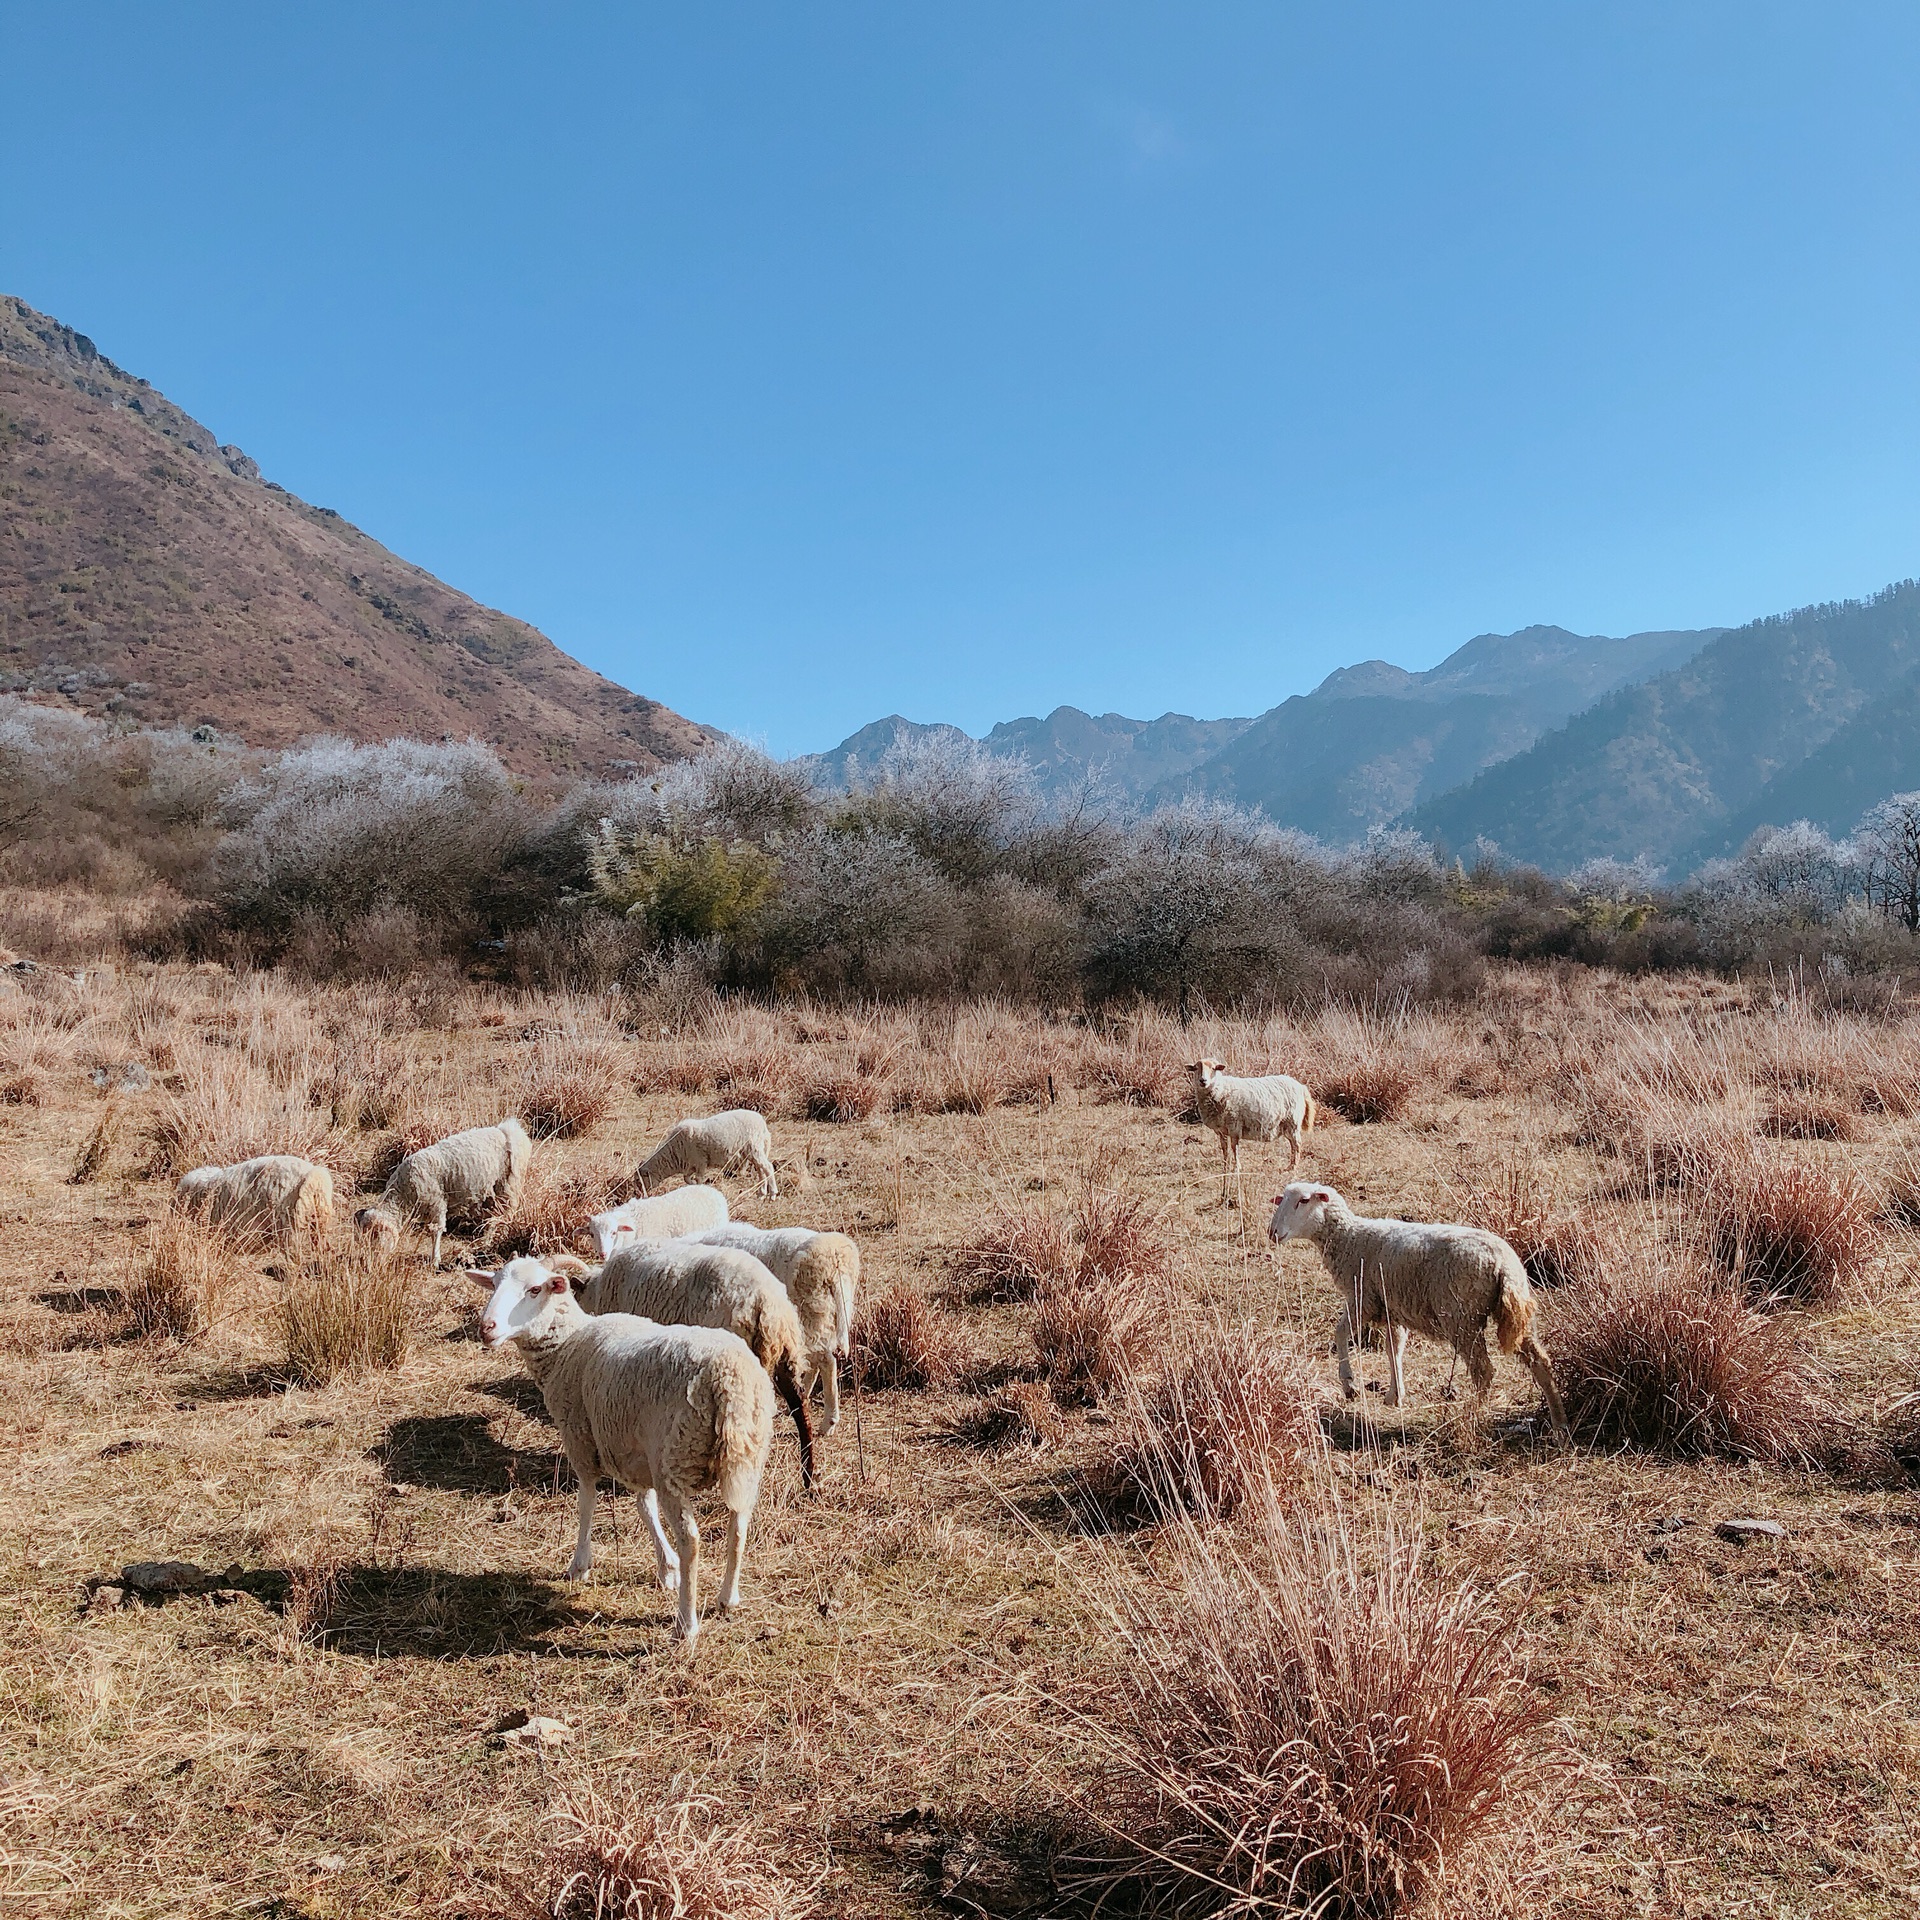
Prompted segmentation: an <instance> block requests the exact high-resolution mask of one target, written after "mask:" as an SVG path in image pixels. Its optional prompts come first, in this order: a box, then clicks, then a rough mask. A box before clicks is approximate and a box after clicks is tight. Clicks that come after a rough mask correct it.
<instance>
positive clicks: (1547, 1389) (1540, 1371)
mask: <svg viewBox="0 0 1920 1920" xmlns="http://www.w3.org/2000/svg"><path fill="white" fill-rule="evenodd" d="M1514 1351H1515V1352H1516V1353H1517V1354H1518V1355H1519V1356H1520V1358H1521V1359H1522V1360H1524V1361H1525V1362H1526V1363H1527V1371H1528V1372H1529V1373H1531V1374H1532V1375H1533V1377H1534V1379H1535V1380H1537V1381H1538V1382H1539V1383H1540V1392H1541V1396H1542V1397H1543V1398H1544V1399H1545V1401H1546V1403H1547V1413H1548V1415H1549V1417H1550V1418H1551V1419H1552V1421H1553V1431H1554V1437H1555V1438H1556V1439H1557V1440H1558V1441H1559V1442H1560V1444H1561V1445H1562V1446H1563V1447H1570V1446H1572V1445H1573V1429H1572V1428H1571V1427H1570V1426H1568V1425H1567V1410H1566V1408H1565V1407H1563V1406H1562V1405H1561V1404H1560V1389H1559V1388H1558V1387H1557V1386H1556V1385H1555V1384H1554V1379H1553V1362H1552V1361H1551V1360H1549V1359H1548V1358H1547V1350H1546V1348H1545V1347H1543V1346H1542V1345H1541V1344H1540V1342H1539V1341H1538V1340H1536V1339H1535V1338H1534V1337H1533V1335H1532V1334H1530V1333H1529V1334H1523V1335H1522V1336H1521V1339H1520V1344H1519V1345H1518V1346H1517V1347H1516V1348H1514Z"/></svg>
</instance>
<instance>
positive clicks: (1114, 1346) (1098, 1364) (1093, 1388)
mask: <svg viewBox="0 0 1920 1920" xmlns="http://www.w3.org/2000/svg"><path fill="white" fill-rule="evenodd" d="M1151 1305H1152V1303H1151V1302H1150V1301H1149V1300H1148V1299H1147V1298H1146V1297H1145V1296H1144V1295H1142V1294H1141V1293H1139V1292H1137V1291H1135V1290H1134V1289H1133V1288H1131V1287H1129V1286H1127V1285H1126V1284H1125V1283H1124V1282H1122V1281H1117V1280H1115V1279H1114V1278H1113V1277H1112V1276H1111V1275H1108V1274H1104V1273H1101V1272H1099V1271H1097V1270H1096V1269H1093V1268H1088V1267H1082V1268H1081V1269H1080V1270H1079V1271H1078V1272H1077V1273H1076V1274H1075V1275H1074V1276H1073V1277H1072V1278H1071V1279H1070V1280H1067V1281H1064V1282H1063V1283H1062V1284H1060V1285H1058V1286H1054V1287H1049V1288H1048V1289H1047V1290H1046V1292H1045V1293H1043V1294H1041V1296H1040V1297H1039V1299H1038V1300H1037V1301H1036V1302H1035V1304H1034V1311H1033V1346H1034V1351H1035V1353H1036V1354H1037V1355H1038V1356H1039V1359H1040V1368H1041V1371H1042V1372H1043V1373H1044V1374H1045V1376H1046V1378H1047V1383H1048V1385H1049V1386H1051V1387H1052V1389H1053V1395H1054V1398H1055V1399H1056V1400H1058V1401H1059V1402H1060V1403H1061V1404H1062V1405H1063V1406H1096V1405H1098V1404H1099V1402H1100V1401H1102V1400H1104V1399H1106V1398H1107V1396H1108V1395H1109V1394H1112V1393H1114V1392H1116V1391H1117V1390H1118V1389H1119V1388H1120V1387H1122V1386H1123V1385H1124V1384H1125V1383H1126V1381H1127V1380H1128V1378H1129V1377H1130V1376H1131V1375H1132V1373H1133V1371H1134V1365H1135V1362H1136V1361H1137V1360H1138V1359H1139V1356H1140V1353H1141V1350H1142V1348H1143V1347H1144V1346H1145V1344H1146V1339H1147V1335H1148V1332H1149V1330H1150V1327H1151V1320H1150V1317H1149V1316H1150V1311H1151Z"/></svg>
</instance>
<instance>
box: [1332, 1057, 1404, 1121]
mask: <svg viewBox="0 0 1920 1920" xmlns="http://www.w3.org/2000/svg"><path fill="white" fill-rule="evenodd" d="M1418 1085H1419V1077H1418V1075H1417V1074H1416V1073H1415V1071H1414V1069H1413V1068H1412V1067H1411V1066H1409V1065H1408V1064H1407V1063H1406V1062H1404V1061H1401V1060H1395V1059H1392V1058H1388V1057H1382V1058H1380V1059H1376V1060H1356V1061H1354V1062H1353V1063H1352V1064H1351V1065H1348V1066H1345V1067H1341V1068H1339V1069H1337V1070H1336V1071H1334V1072H1333V1073H1330V1074H1328V1075H1326V1076H1325V1077H1324V1078H1323V1079H1322V1080H1321V1081H1320V1082H1319V1084H1318V1085H1317V1086H1316V1087H1315V1088H1314V1098H1315V1099H1316V1100H1318V1101H1319V1103H1320V1104H1321V1105H1322V1106H1323V1107H1326V1108H1328V1109H1329V1110H1330V1111H1331V1112H1334V1113H1337V1114H1339V1115H1340V1117H1341V1118H1342V1119H1343V1120H1351V1121H1353V1122H1354V1124H1355V1125H1357V1126H1363V1127H1365V1126H1375V1125H1378V1124H1379V1123H1380V1122H1381V1121H1384V1120H1398V1119H1399V1118H1400V1116H1401V1115H1402V1114H1403V1113H1405V1112H1406V1110H1407V1104H1408V1102H1409V1101H1411V1100H1412V1098H1413V1092H1414V1088H1415V1087H1416V1086H1418Z"/></svg>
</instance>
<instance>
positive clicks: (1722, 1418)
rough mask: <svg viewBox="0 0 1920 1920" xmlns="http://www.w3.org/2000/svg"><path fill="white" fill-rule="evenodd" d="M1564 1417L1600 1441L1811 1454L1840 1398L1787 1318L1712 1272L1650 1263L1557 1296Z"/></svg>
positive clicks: (1730, 1452) (1678, 1450) (1692, 1452)
mask: <svg viewBox="0 0 1920 1920" xmlns="http://www.w3.org/2000/svg"><path fill="white" fill-rule="evenodd" d="M1551 1345H1552V1350H1553V1370H1554V1374H1555V1376H1556V1378H1557V1379H1558V1381H1559V1384H1560V1394H1561V1398H1562V1399H1563V1400H1564V1401H1565V1402H1566V1408H1567V1418H1568V1419H1569V1420H1570V1421H1571V1422H1572V1424H1573V1426H1574V1427H1575V1428H1576V1429H1577V1430H1578V1431H1579V1432H1581V1433H1582V1434H1584V1435H1586V1436H1588V1437H1589V1438H1591V1439H1592V1440H1593V1441H1594V1442H1595V1444H1597V1445H1599V1446H1602V1447H1631V1448H1635V1449H1638V1450H1640V1451H1643V1452H1649V1453H1665V1454H1672V1455H1676V1456H1678V1457H1680V1458H1682V1459H1701V1458H1708V1457H1712V1456H1715V1455H1718V1456H1722V1457H1725V1458H1730V1459H1736V1460H1742V1459H1745V1460H1803V1459H1809V1458H1812V1457H1814V1455H1816V1454H1817V1453H1818V1452H1819V1451H1820V1450H1821V1449H1822V1447H1823V1445H1824V1443H1825V1441H1826V1439H1827V1438H1828V1436H1829V1435H1830V1431H1831V1421H1832V1417H1833V1416H1832V1409H1831V1405H1830V1403H1829V1401H1828V1399H1827V1398H1826V1395H1825V1393H1824V1391H1823V1389H1822V1385H1821V1381H1820V1379H1819V1376H1818V1373H1817V1371H1816V1369H1815V1367H1814V1364H1813V1361H1812V1359H1811V1357H1810V1356H1809V1355H1808V1353H1807V1352H1806V1349H1805V1348H1804V1347H1803V1346H1802V1345H1801V1344H1800V1342H1799V1340H1798V1339H1797V1337H1796V1336H1795V1334H1794V1332H1793V1330H1792V1329H1791V1327H1789V1326H1788V1325H1786V1324H1784V1323H1782V1322H1780V1321H1776V1320H1770V1319H1768V1318H1767V1317H1766V1316H1765V1315H1764V1314H1760V1313H1756V1312H1755V1311H1754V1310H1753V1308H1752V1307H1750V1306H1749V1305H1748V1304H1747V1302H1746V1300H1745V1299H1744V1298H1742V1297H1741V1295H1740V1293H1739V1291H1738V1290H1737V1289H1736V1288H1734V1287H1732V1286H1730V1285H1729V1284H1727V1282H1726V1281H1724V1280H1722V1279H1719V1278H1717V1277H1716V1276H1715V1275H1713V1274H1711V1273H1706V1272H1701V1271H1698V1270H1694V1269H1688V1268H1684V1267H1682V1268H1674V1267H1667V1266H1663V1265H1648V1264H1641V1265H1639V1266H1638V1267H1633V1266H1628V1267H1617V1268H1615V1269H1614V1271H1613V1272H1612V1273H1611V1274H1610V1275H1609V1276H1608V1277H1607V1278H1606V1279H1605V1280H1594V1281H1590V1282H1589V1283H1587V1284H1586V1285H1583V1286H1579V1287H1570V1288H1568V1289H1567V1290H1566V1291H1565V1292H1563V1293H1561V1294H1559V1295H1557V1296H1556V1297H1555V1307H1554V1314H1553V1321H1552V1327H1551Z"/></svg>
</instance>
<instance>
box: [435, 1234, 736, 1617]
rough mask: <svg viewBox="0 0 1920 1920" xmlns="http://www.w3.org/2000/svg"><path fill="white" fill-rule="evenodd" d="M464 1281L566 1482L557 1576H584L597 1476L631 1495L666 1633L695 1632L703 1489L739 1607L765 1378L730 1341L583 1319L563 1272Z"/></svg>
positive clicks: (684, 1330) (474, 1271)
mask: <svg viewBox="0 0 1920 1920" xmlns="http://www.w3.org/2000/svg"><path fill="white" fill-rule="evenodd" d="M467 1277H468V1278H469V1279H470V1280H472V1281H474V1282H476V1283H477V1284H478V1285H480V1286H483V1287H485V1288H486V1289H487V1296H488V1297H487V1304H486V1307H485V1309H484V1310H483V1311H482V1313H481V1316H480V1339H481V1342H482V1344H483V1345H484V1346H485V1347H486V1349H487V1351H488V1352H490V1353H494V1352H498V1351H499V1349H500V1348H501V1347H503V1346H505V1345H507V1344H508V1342H509V1341H511V1342H512V1343H513V1344H515V1345H517V1346H518V1347H519V1349H520V1357H521V1359H522V1360H524V1361H525V1362H526V1368H527V1371H528V1372H529V1373H530V1374H532V1376H533V1379H534V1384H535V1385H536V1386H538V1387H539V1389H540V1394H541V1397H542V1398H543V1399H544V1400H545V1401H546V1403H547V1412H548V1414H549V1415H550V1416H551V1417H552V1419H553V1424H554V1425H555V1426H556V1427H558V1428H559V1430H560V1444H561V1445H562V1446H563V1447H564V1448H565V1449H566V1454H567V1459H568V1461H569V1462H570V1463H571V1464H572V1467H573V1470H574V1473H575V1474H576V1475H577V1476H578V1478H579V1482H580V1490H579V1516H580V1527H579V1534H578V1538H577V1540H576V1543H575V1545H574V1550H573V1559H572V1561H571V1562H570V1563H569V1565H568V1567H567V1578H568V1579H569V1580H584V1579H585V1578H586V1576H587V1574H588V1572H589V1571H590V1570H591V1568H592V1566H593V1509H594V1504H595V1501H596V1499H597V1497H598V1493H599V1480H600V1476H601V1475H602V1474H603V1473H604V1474H607V1475H608V1476H609V1477H610V1478H612V1479H613V1480H615V1481H617V1482H619V1483H620V1484H621V1485H622V1486H625V1487H629V1488H631V1489H632V1490H633V1491H634V1492H635V1493H637V1494H638V1495H639V1496H640V1510H641V1512H642V1513H643V1514H644V1515H645V1516H646V1522H647V1528H648V1531H649V1532H650V1533H651V1534H652V1535H653V1551H654V1557H655V1561H656V1563H657V1565H658V1567H659V1570H660V1584H661V1585H662V1586H663V1587H664V1588H666V1590H667V1591H668V1592H669V1593H672V1592H673V1591H674V1589H675V1588H676V1587H678V1589H679V1596H680V1597H679V1606H678V1610H677V1615H676V1619H675V1623H674V1626H675V1632H676V1633H677V1634H678V1635H679V1637H680V1638H681V1639H683V1640H687V1641H691V1640H693V1639H694V1638H695V1636H696V1635H697V1634H698V1633H699V1631H700V1527H699V1523H698V1522H697V1521H696V1520H695V1518H694V1514H693V1503H694V1501H695V1500H696V1499H697V1498H698V1497H699V1496H700V1495H702V1494H706V1493H712V1494H717V1495H718V1496H719V1499H720V1502H721V1504H722V1505H723V1506H724V1507H725V1508H726V1509H727V1514H728V1518H729V1522H730V1524H729V1528H728V1533H727V1573H726V1579H725V1581H724V1583H723V1584H722V1586H721V1589H720V1607H721V1611H722V1612H726V1613H730V1612H732V1610H733V1609H734V1608H735V1607H737V1606H738V1605H739V1604H740V1561H741V1556H742V1555H743V1553H744V1552H745V1549H746V1542H747V1526H748V1523H749V1522H750V1521H751V1520H752V1519H753V1510H754V1507H755V1505H756V1504H757V1503H758V1501H759V1498H760V1479H761V1475H762V1474H763V1473H765V1471H766V1465H767V1449H768V1448H769V1446H771V1444H772V1441H773V1393H772V1390H771V1388H770V1387H769V1385H768V1382H767V1376H766V1372H765V1370H764V1369H763V1368H762V1367H761V1366H760V1364H759V1362H758V1361H756V1360H755V1359H754V1357H753V1355H752V1354H751V1353H750V1352H749V1351H748V1350H747V1347H746V1343H745V1342H744V1341H742V1340H739V1339H737V1338H736V1337H735V1336H734V1335H733V1334H730V1333H727V1332H724V1331H722V1330H720V1329H718V1328H713V1327H663V1326H658V1325H656V1324H655V1323H654V1322H653V1321H651V1320H642V1319H639V1318H637V1317H636V1316H635V1315H633V1314H630V1313H609V1314H603V1315H601V1316H600V1317H599V1318H598V1319H589V1318H588V1316H587V1315H586V1314H585V1313H584V1312H583V1311H582V1310H581V1306H580V1303H579V1301H578V1300H577V1299H575V1298H574V1294H573V1287H572V1283H571V1282H570V1281H569V1280H568V1279H567V1278H566V1276H565V1275H563V1274H554V1273H549V1272H548V1271H547V1269H546V1268H545V1267H543V1266H542V1265H541V1264H540V1262H539V1261H538V1260H527V1259H521V1260H509V1261H508V1262H507V1264H506V1265H505V1266H504V1267H502V1268H500V1270H499V1271H498V1272H497V1273H484V1272H481V1271H480V1270H479V1269H478V1268H474V1267H469V1268H468V1269H467ZM662 1505H664V1506H665V1508H666V1518H667V1525H668V1526H670V1527H671V1528H672V1529H673V1540H672V1542H671V1543H669V1541H668V1539H667V1536H666V1532H665V1530H664V1529H663V1528H662V1527H661V1524H660V1509H661V1507H662ZM676 1547H677V1548H678V1551H677V1552H676V1551H675V1548H676Z"/></svg>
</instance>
